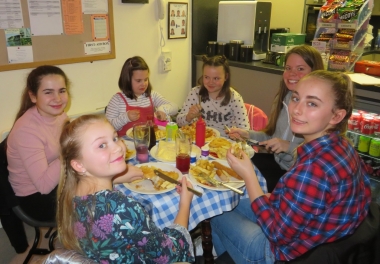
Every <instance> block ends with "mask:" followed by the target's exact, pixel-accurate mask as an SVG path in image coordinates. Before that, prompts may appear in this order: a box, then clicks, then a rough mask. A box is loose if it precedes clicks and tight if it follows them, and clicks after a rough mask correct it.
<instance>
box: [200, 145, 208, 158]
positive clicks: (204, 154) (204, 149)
mask: <svg viewBox="0 0 380 264" xmlns="http://www.w3.org/2000/svg"><path fill="white" fill-rule="evenodd" d="M209 154H210V148H209V146H208V145H204V146H203V147H202V148H201V159H203V160H207V159H208V155H209Z"/></svg>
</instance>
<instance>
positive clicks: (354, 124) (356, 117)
mask: <svg viewBox="0 0 380 264" xmlns="http://www.w3.org/2000/svg"><path fill="white" fill-rule="evenodd" d="M361 119H362V116H361V114H360V113H358V112H353V113H352V115H351V117H350V119H348V129H349V130H357V131H359V130H360V121H361Z"/></svg>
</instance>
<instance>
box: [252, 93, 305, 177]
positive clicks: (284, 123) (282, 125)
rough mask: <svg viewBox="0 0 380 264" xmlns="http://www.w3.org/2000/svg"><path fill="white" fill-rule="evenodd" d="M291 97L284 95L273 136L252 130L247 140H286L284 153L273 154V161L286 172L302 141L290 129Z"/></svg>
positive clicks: (288, 94) (301, 138) (290, 94)
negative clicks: (287, 145) (289, 106)
mask: <svg viewBox="0 0 380 264" xmlns="http://www.w3.org/2000/svg"><path fill="white" fill-rule="evenodd" d="M291 96H292V92H291V91H288V93H287V94H286V96H285V98H284V101H282V104H283V108H282V109H281V112H280V115H279V117H278V119H277V123H276V130H275V131H274V134H273V135H272V136H268V135H267V134H265V133H264V132H258V131H253V130H250V131H249V138H251V139H254V140H257V141H259V142H261V141H265V140H268V139H271V138H281V139H283V140H287V141H289V142H290V145H289V149H288V150H287V151H286V152H281V153H278V154H276V153H275V154H274V159H275V160H276V162H277V163H278V164H279V165H280V167H281V168H282V169H284V170H288V169H289V168H290V167H291V166H292V165H293V163H294V157H295V149H296V148H297V147H298V146H299V145H300V144H301V143H302V142H303V140H304V138H303V137H298V136H296V135H295V134H294V133H293V132H292V130H291V129H290V120H289V111H288V104H289V101H290V98H291ZM277 100H278V98H277ZM273 105H275V104H273ZM272 111H273V109H272Z"/></svg>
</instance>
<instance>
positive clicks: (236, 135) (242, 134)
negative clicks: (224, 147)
mask: <svg viewBox="0 0 380 264" xmlns="http://www.w3.org/2000/svg"><path fill="white" fill-rule="evenodd" d="M226 133H227V134H228V136H229V137H230V138H231V139H243V138H248V137H249V133H248V131H247V130H244V129H241V128H237V127H232V128H230V131H229V132H228V131H226Z"/></svg>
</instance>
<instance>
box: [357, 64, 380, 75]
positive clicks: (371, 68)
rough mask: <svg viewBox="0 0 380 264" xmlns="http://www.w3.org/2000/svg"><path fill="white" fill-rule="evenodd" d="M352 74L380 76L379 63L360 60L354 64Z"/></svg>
mask: <svg viewBox="0 0 380 264" xmlns="http://www.w3.org/2000/svg"><path fill="white" fill-rule="evenodd" d="M354 72H359V73H365V74H369V75H374V76H380V62H378V61H368V60H361V61H358V62H356V63H355V68H354Z"/></svg>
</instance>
